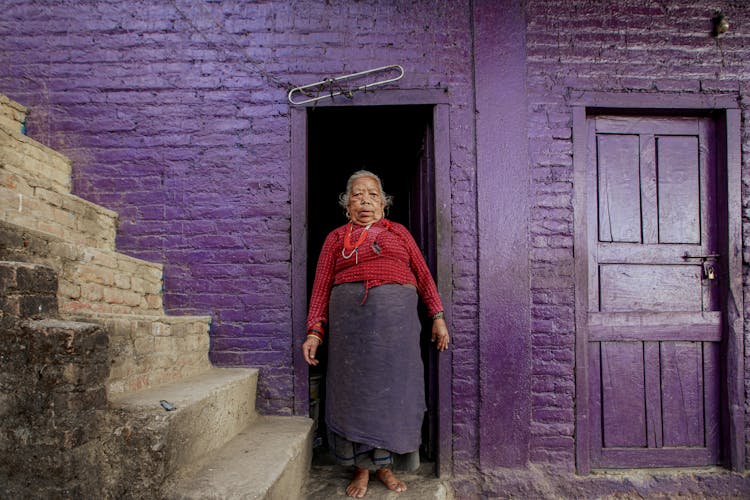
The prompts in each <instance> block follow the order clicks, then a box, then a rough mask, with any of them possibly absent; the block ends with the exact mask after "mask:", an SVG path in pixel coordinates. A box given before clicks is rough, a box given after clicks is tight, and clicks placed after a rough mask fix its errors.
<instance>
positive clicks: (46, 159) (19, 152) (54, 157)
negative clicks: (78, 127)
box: [0, 122, 72, 194]
mask: <svg viewBox="0 0 750 500" xmlns="http://www.w3.org/2000/svg"><path fill="white" fill-rule="evenodd" d="M0 167H2V168H3V169H4V170H7V171H8V172H12V173H15V174H18V175H19V176H21V177H23V178H24V179H26V182H27V183H28V184H29V185H30V186H34V187H41V188H44V189H47V190H49V191H54V192H56V193H61V194H70V190H71V172H72V167H71V162H70V159H69V158H68V157H67V156H65V155H62V154H60V153H58V152H57V151H55V150H53V149H50V148H48V147H47V146H45V145H44V144H41V143H39V142H37V141H35V140H34V139H32V138H30V137H29V136H27V135H23V134H22V133H21V131H20V130H16V128H15V127H6V126H5V125H4V124H3V122H0Z"/></svg>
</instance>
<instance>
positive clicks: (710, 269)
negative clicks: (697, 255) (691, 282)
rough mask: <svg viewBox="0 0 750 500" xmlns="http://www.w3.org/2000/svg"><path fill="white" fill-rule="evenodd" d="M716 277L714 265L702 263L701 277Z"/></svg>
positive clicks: (709, 278)
mask: <svg viewBox="0 0 750 500" xmlns="http://www.w3.org/2000/svg"><path fill="white" fill-rule="evenodd" d="M715 278H716V272H715V271H714V265H713V264H711V263H709V262H704V263H703V279H707V280H712V279H715Z"/></svg>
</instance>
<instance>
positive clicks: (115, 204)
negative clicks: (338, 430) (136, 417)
mask: <svg viewBox="0 0 750 500" xmlns="http://www.w3.org/2000/svg"><path fill="white" fill-rule="evenodd" d="M468 5H469V3H468V2H465V1H460V2H437V3H436V2H428V1H419V2H414V3H408V4H407V3H405V2H344V1H333V2H318V1H312V0H309V1H296V2H286V1H283V2H282V1H270V2H259V3H245V2H208V1H207V2H192V1H186V0H172V1H169V2H162V3H160V4H154V3H153V2H146V1H135V2H128V3H127V4H116V3H111V2H104V1H101V2H99V1H94V2H68V3H66V4H64V5H63V4H60V5H59V6H53V5H50V4H49V2H43V1H30V2H20V1H15V0H11V1H9V2H7V3H6V4H4V15H3V18H4V20H3V22H2V26H0V32H2V35H3V36H2V41H1V42H0V49H1V50H0V52H1V53H2V55H0V64H2V66H3V67H4V68H7V70H4V71H3V72H2V75H0V90H1V91H2V92H3V93H6V94H7V95H8V96H10V97H11V98H12V99H14V100H16V101H18V102H21V103H23V104H24V105H25V106H27V107H28V108H29V109H30V110H33V111H31V112H30V116H29V120H28V128H29V133H30V134H31V135H32V136H33V137H34V138H36V139H37V140H39V141H41V142H43V143H45V144H47V145H49V146H51V147H52V148H54V149H56V150H59V151H61V152H63V153H65V154H66V155H67V156H68V157H70V158H71V159H72V161H73V164H74V169H73V186H74V192H75V193H76V194H78V195H79V196H81V197H83V198H85V199H87V200H90V201H92V202H94V203H97V204H99V205H102V206H105V207H107V208H109V209H112V210H114V211H116V212H117V213H118V214H119V227H118V241H117V246H118V250H120V251H124V252H126V253H128V254H130V255H133V256H136V257H140V258H144V259H147V260H152V261H157V262H162V263H164V276H165V279H164V300H165V307H166V310H167V311H168V312H170V313H189V314H194V313H199V314H210V315H211V316H212V317H213V318H214V320H213V324H212V330H211V336H212V350H211V359H212V361H213V362H214V363H216V364H219V365H252V366H259V367H261V369H262V370H261V376H260V383H259V391H258V394H259V395H258V405H259V408H260V409H261V411H264V412H270V413H279V414H285V413H290V412H291V411H292V408H293V401H292V400H291V397H292V394H293V391H292V384H293V370H292V355H293V354H292V351H291V346H292V334H293V332H292V331H291V274H290V273H291V268H290V249H289V231H290V217H291V214H290V191H289V190H290V172H289V155H290V151H289V131H290V130H289V123H290V120H289V106H288V104H287V102H286V92H287V91H288V89H289V88H290V87H291V86H292V85H291V84H295V85H298V84H302V83H307V82H312V81H317V80H320V79H321V78H322V77H325V76H333V75H337V74H344V73H349V72H352V71H357V70H361V69H367V68H371V67H377V66H381V65H386V64H394V63H398V64H401V65H403V66H404V68H405V69H406V76H405V78H404V79H403V80H402V82H400V87H401V88H435V87H446V88H448V89H449V91H450V96H451V97H450V99H451V104H452V108H451V123H452V124H453V125H452V127H453V132H452V137H451V139H452V143H451V156H452V167H451V181H452V184H453V186H454V188H453V189H454V200H453V227H454V230H455V234H454V236H453V241H454V254H455V255H456V256H459V259H458V260H457V261H456V262H455V270H454V276H455V285H456V286H455V290H454V298H455V309H456V310H455V317H456V321H455V325H456V327H455V331H454V332H453V333H454V337H455V345H457V346H461V347H460V348H457V349H456V351H455V354H454V355H455V359H456V367H457V368H456V379H455V384H456V389H457V393H456V397H457V398H458V405H457V410H456V412H455V416H454V422H455V425H456V430H457V432H456V437H455V439H456V445H457V446H456V452H457V454H458V455H459V456H460V457H461V458H462V459H466V460H471V459H472V457H473V456H474V455H475V453H476V449H477V443H476V438H475V434H476V432H475V428H476V423H475V421H476V414H475V405H473V404H472V403H471V402H472V401H475V400H476V398H477V395H478V393H477V388H476V385H475V384H474V382H473V381H474V380H475V373H476V331H477V320H476V311H475V308H476V305H475V304H476V301H477V298H476V276H475V270H474V264H473V262H474V261H475V259H476V243H475V240H476V235H475V226H476V224H475V222H474V205H475V201H474V199H475V194H474V192H475V187H474V183H475V181H474V159H473V158H474V155H473V146H472V144H473V139H472V129H471V127H472V112H471V79H470V75H471V63H470V58H469V54H470V49H471V29H470V15H469V8H468ZM300 13H304V15H301V14H300ZM101 279H103V280H104V279H107V277H105V276H103V277H102V278H101ZM91 288H92V289H91V290H85V291H84V290H81V291H80V294H81V296H83V295H85V294H94V295H96V294H97V293H98V291H99V288H98V287H91ZM118 290H119V289H118ZM91 298H94V297H93V296H92V297H91ZM110 299H111V300H117V301H121V302H123V303H124V304H125V305H127V301H128V297H127V296H123V297H110ZM296 333H297V334H301V332H296Z"/></svg>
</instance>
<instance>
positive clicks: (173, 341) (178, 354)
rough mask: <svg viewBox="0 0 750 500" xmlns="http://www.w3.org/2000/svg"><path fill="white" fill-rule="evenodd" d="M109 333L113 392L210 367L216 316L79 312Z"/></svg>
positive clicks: (109, 386) (76, 316) (80, 316)
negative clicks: (210, 346) (214, 317)
mask: <svg viewBox="0 0 750 500" xmlns="http://www.w3.org/2000/svg"><path fill="white" fill-rule="evenodd" d="M65 316H66V317H68V318H70V319H74V320H79V321H86V322H90V323H97V324H100V325H102V326H104V327H105V328H106V330H107V331H108V332H109V356H110V374H109V379H108V380H107V392H108V393H109V394H110V396H115V395H118V394H122V393H126V392H132V391H137V390H141V389H146V388H149V387H154V386H158V385H163V384H167V383H170V382H174V381H176V380H180V379H183V378H187V377H191V376H193V375H198V374H201V373H205V372H207V371H208V370H209V369H210V368H211V363H210V361H209V360H208V349H209V342H210V339H209V328H210V325H211V317H210V316H163V315H160V316H154V315H141V314H107V313H80V312H79V313H73V314H66V315H65Z"/></svg>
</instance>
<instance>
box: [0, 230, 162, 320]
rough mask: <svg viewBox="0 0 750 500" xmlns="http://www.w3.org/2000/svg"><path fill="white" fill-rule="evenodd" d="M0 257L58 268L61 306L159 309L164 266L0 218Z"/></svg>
mask: <svg viewBox="0 0 750 500" xmlns="http://www.w3.org/2000/svg"><path fill="white" fill-rule="evenodd" d="M0 260H13V261H21V262H35V263H41V264H45V265H48V266H50V267H51V268H53V269H54V270H55V271H56V272H57V273H58V280H59V289H58V299H59V308H60V311H62V312H69V313H73V312H77V311H89V312H102V313H118V314H123V313H124V314H129V313H132V314H155V315H161V314H163V308H162V273H163V266H162V265H161V264H155V263H153V262H148V261H145V260H141V259H137V258H135V257H130V256H128V255H124V254H121V253H117V252H114V251H111V250H104V249H97V248H92V247H83V246H80V245H77V244H75V243H71V242H69V241H65V240H62V239H60V238H58V237H57V236H54V235H51V234H47V233H44V232H42V231H36V230H33V229H29V228H25V227H23V226H18V225H17V224H13V223H10V222H7V221H0Z"/></svg>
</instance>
